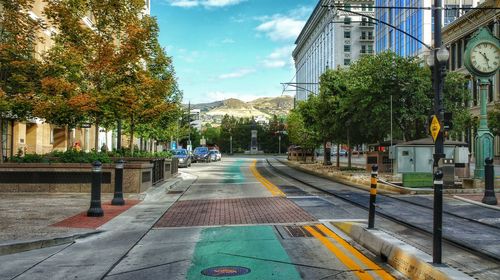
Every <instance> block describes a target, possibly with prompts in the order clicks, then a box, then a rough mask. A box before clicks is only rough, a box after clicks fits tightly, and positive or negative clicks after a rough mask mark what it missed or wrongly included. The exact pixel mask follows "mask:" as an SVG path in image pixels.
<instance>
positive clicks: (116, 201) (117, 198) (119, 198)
mask: <svg viewBox="0 0 500 280" xmlns="http://www.w3.org/2000/svg"><path fill="white" fill-rule="evenodd" d="M124 165H125V162H124V161H123V160H121V159H119V160H118V161H117V162H116V166H115V194H114V195H113V200H111V205H125V200H123V166H124Z"/></svg>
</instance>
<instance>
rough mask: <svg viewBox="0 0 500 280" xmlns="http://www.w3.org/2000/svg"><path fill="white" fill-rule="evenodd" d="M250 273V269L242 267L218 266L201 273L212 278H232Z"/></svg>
mask: <svg viewBox="0 0 500 280" xmlns="http://www.w3.org/2000/svg"><path fill="white" fill-rule="evenodd" d="M248 273H250V268H246V267H242V266H216V267H210V268H207V269H204V270H202V271H201V274H203V275H205V276H212V277H228V276H229V277H231V276H239V275H244V274H248Z"/></svg>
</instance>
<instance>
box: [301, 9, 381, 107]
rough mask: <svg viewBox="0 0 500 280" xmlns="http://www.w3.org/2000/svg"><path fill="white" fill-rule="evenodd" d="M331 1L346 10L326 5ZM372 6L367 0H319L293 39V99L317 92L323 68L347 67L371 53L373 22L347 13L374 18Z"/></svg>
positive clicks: (303, 97) (305, 97) (303, 98)
mask: <svg viewBox="0 0 500 280" xmlns="http://www.w3.org/2000/svg"><path fill="white" fill-rule="evenodd" d="M333 2H335V4H336V5H339V7H341V9H342V10H345V11H340V10H338V9H334V8H328V7H326V5H328V4H330V3H333ZM372 6H373V1H370V0H341V1H329V0H326V1H324V0H321V1H319V2H318V4H317V5H316V8H315V9H314V11H313V13H312V14H311V16H310V17H309V19H308V21H307V23H306V25H305V26H304V28H303V29H302V31H301V33H300V35H299V37H298V38H297V40H296V41H295V44H296V47H295V50H294V51H293V58H294V60H295V71H296V89H297V91H296V96H295V99H296V100H298V101H300V100H306V99H307V97H308V96H309V94H316V93H318V91H319V84H318V83H319V77H320V76H321V74H323V73H324V72H325V70H326V69H328V68H337V67H346V66H348V65H349V64H350V63H351V62H353V61H354V60H356V59H358V58H359V57H360V56H362V55H371V54H373V52H374V51H373V43H374V34H373V28H374V26H373V23H372V22H371V21H370V20H368V18H366V17H362V16H360V15H357V14H353V13H351V12H349V11H353V12H356V13H361V14H365V15H369V16H371V17H373V16H374V12H373V8H372Z"/></svg>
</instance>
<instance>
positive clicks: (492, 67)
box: [464, 27, 500, 79]
mask: <svg viewBox="0 0 500 280" xmlns="http://www.w3.org/2000/svg"><path fill="white" fill-rule="evenodd" d="M464 64H465V67H466V68H467V70H469V72H470V73H471V74H473V75H474V76H476V77H477V78H479V79H487V78H489V77H491V76H493V75H495V73H496V72H497V71H498V66H499V65H500V42H499V40H498V39H497V38H496V37H495V36H493V35H492V34H491V32H490V30H489V29H488V28H486V27H483V28H481V29H479V31H478V32H477V33H476V34H474V36H473V37H472V39H471V40H470V41H469V43H467V47H466V49H465V61H464Z"/></svg>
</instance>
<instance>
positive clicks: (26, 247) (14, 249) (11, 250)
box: [0, 230, 103, 256]
mask: <svg viewBox="0 0 500 280" xmlns="http://www.w3.org/2000/svg"><path fill="white" fill-rule="evenodd" d="M102 232H103V231H101V230H96V231H92V232H87V233H79V234H74V235H70V236H63V237H56V238H51V239H39V240H33V241H21V242H14V243H4V244H0V256H3V255H10V254H15V253H20V252H25V251H30V250H35V249H42V248H47V247H53V246H58V245H63V244H68V243H72V242H74V241H75V240H77V239H80V238H85V237H89V236H92V235H95V234H99V233H102Z"/></svg>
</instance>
